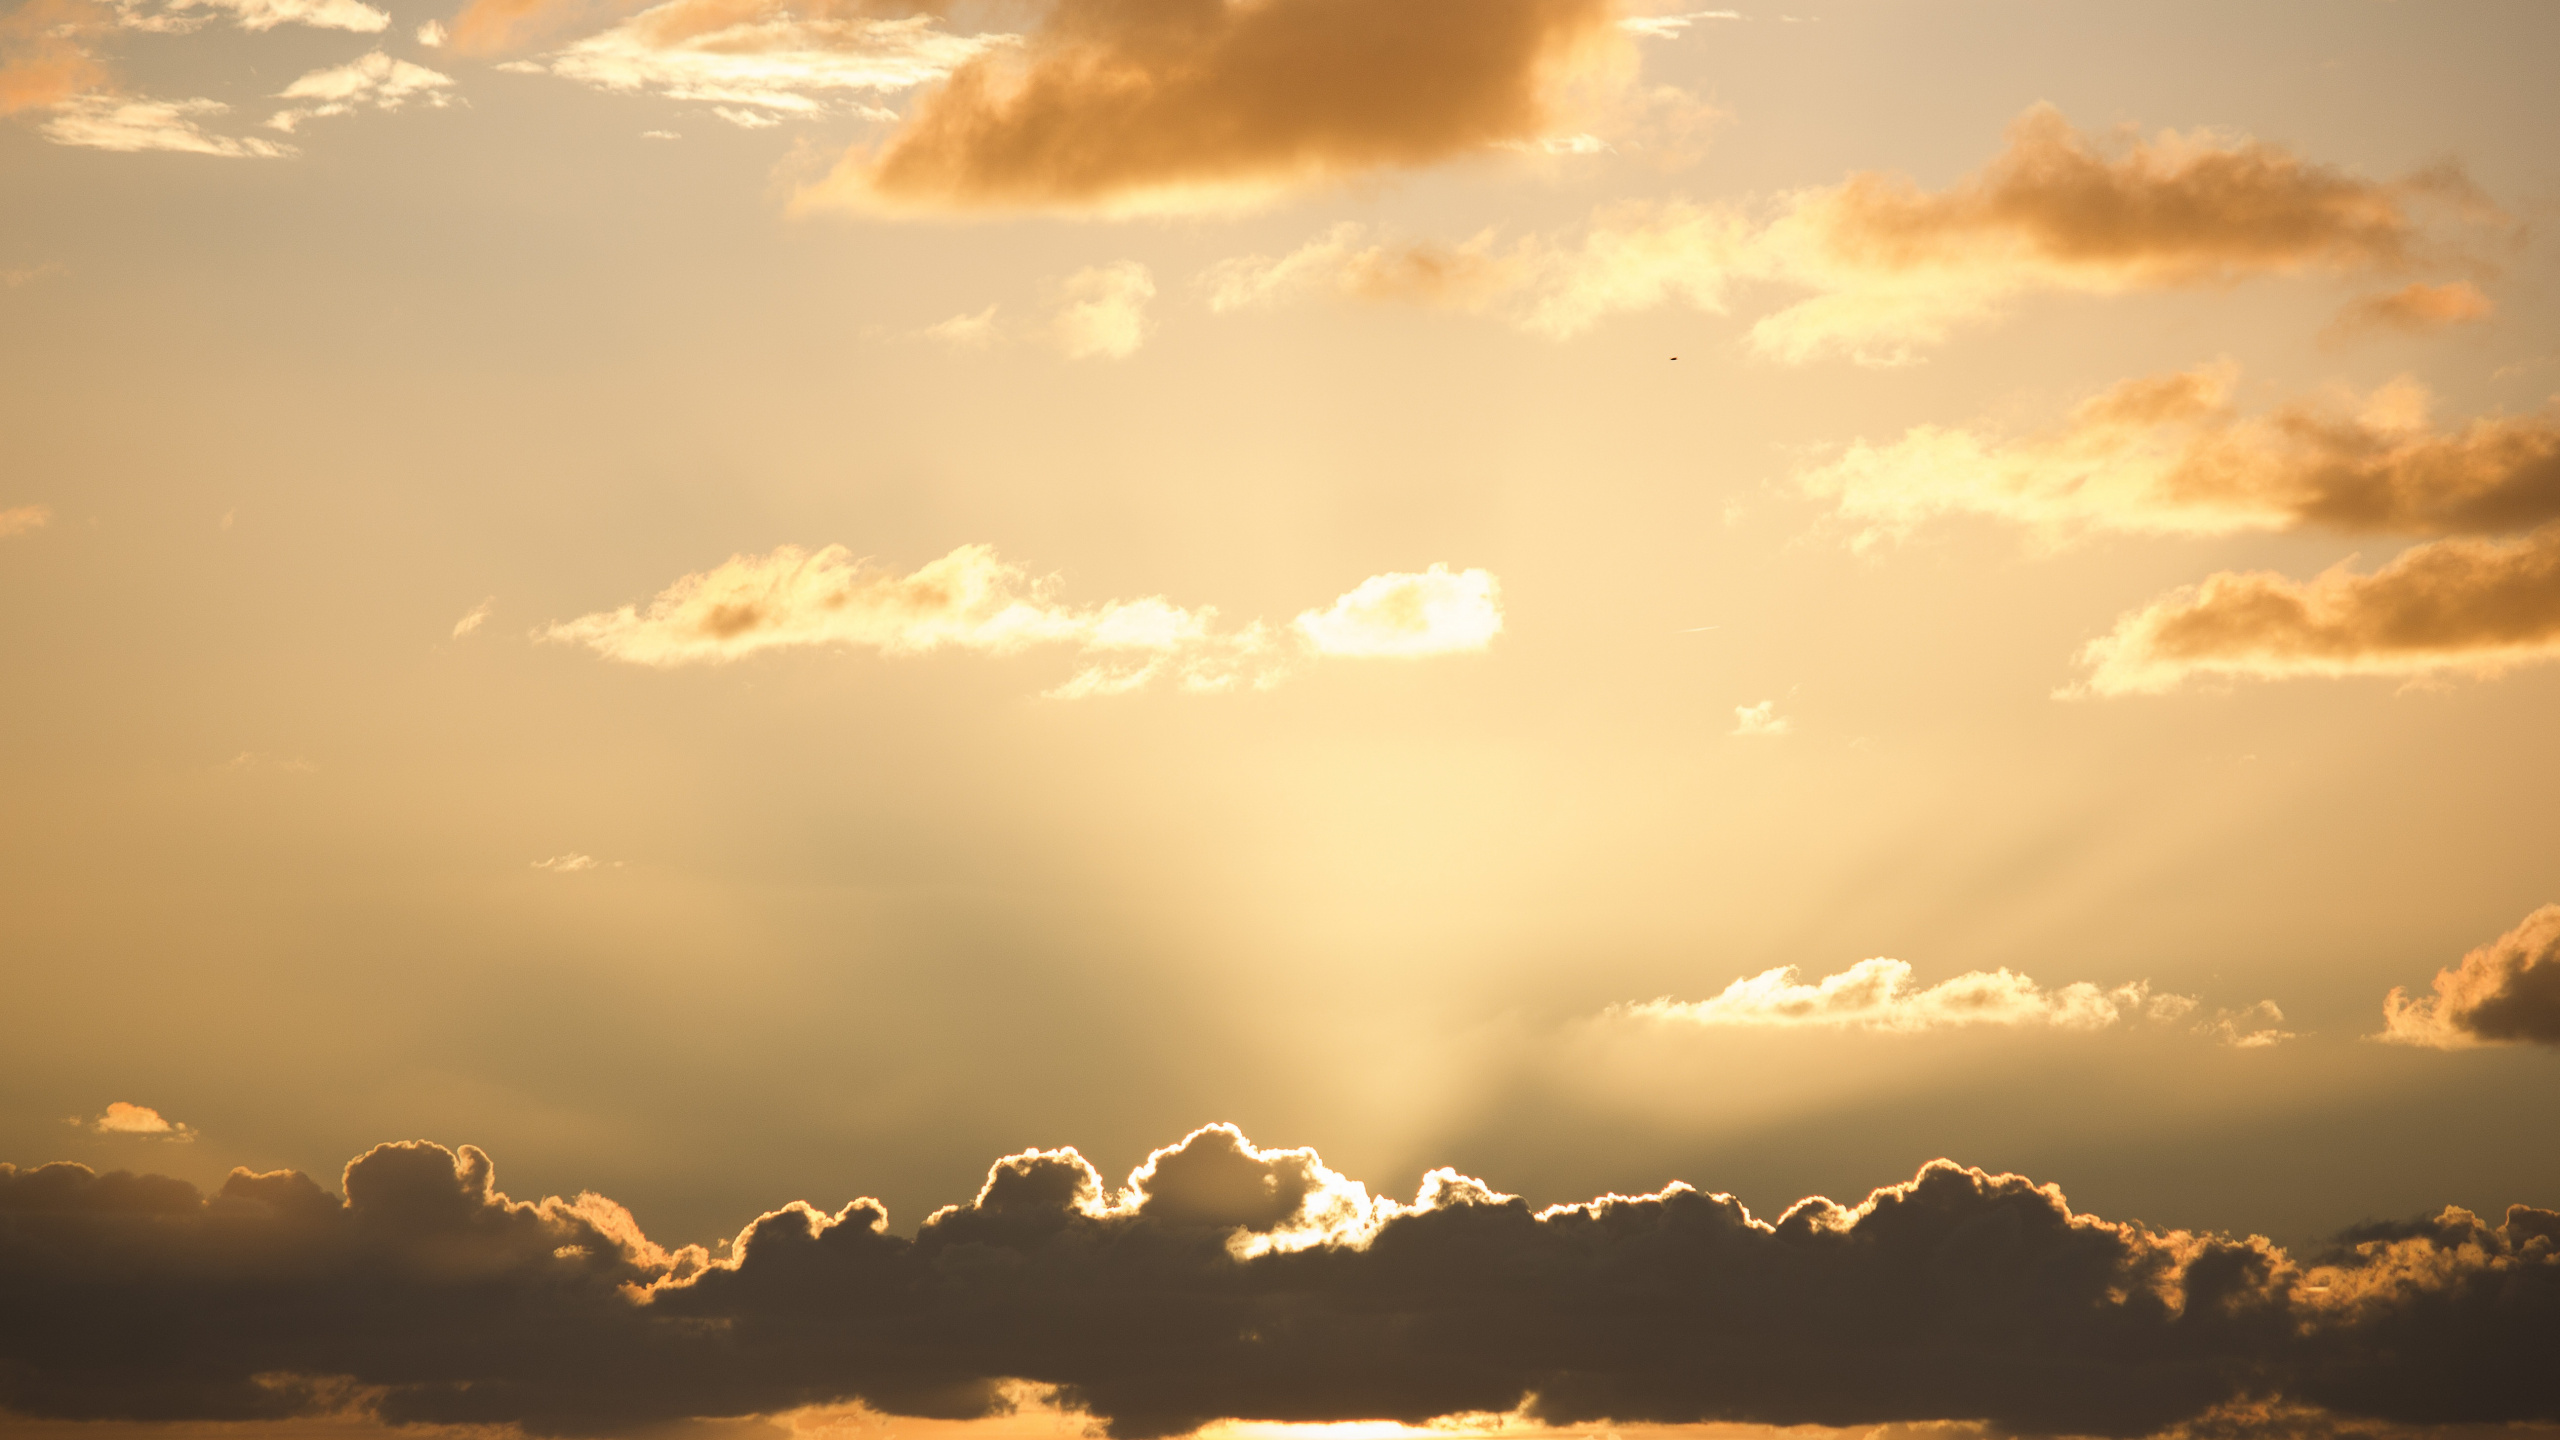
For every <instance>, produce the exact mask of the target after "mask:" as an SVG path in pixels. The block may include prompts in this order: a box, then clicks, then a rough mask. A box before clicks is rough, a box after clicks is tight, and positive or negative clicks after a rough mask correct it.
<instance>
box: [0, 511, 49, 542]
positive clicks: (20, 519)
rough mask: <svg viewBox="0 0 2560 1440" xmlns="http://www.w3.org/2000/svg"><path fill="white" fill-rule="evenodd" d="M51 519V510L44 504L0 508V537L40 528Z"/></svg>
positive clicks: (21, 533) (22, 533)
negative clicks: (6, 508)
mask: <svg viewBox="0 0 2560 1440" xmlns="http://www.w3.org/2000/svg"><path fill="white" fill-rule="evenodd" d="M52 519H53V510H52V508H51V507H50V506H45V505H20V506H17V507H16V508H14V509H9V510H0V538H4V537H7V536H10V535H24V534H25V533H27V532H28V531H30V530H41V529H43V528H44V527H45V525H46V524H48V523H49V522H51V521H52Z"/></svg>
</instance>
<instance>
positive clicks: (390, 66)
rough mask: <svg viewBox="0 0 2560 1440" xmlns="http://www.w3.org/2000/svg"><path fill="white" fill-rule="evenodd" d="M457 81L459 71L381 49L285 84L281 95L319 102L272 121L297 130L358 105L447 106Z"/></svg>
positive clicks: (359, 107)
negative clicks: (417, 62) (448, 71)
mask: <svg viewBox="0 0 2560 1440" xmlns="http://www.w3.org/2000/svg"><path fill="white" fill-rule="evenodd" d="M452 87H453V77H451V76H449V75H440V74H438V73H436V72H435V71H433V70H430V69H428V68H427V67H425V66H424V65H412V64H410V63H409V62H408V61H406V60H394V59H392V58H391V57H390V56H389V55H387V54H385V53H384V52H382V51H380V50H376V51H374V52H372V53H371V54H368V55H363V56H359V57H358V58H356V59H354V60H350V61H348V62H347V63H346V64H344V65H335V66H331V67H330V68H328V69H326V70H314V71H312V72H310V73H309V74H307V75H304V76H303V77H302V78H301V79H299V80H296V81H294V82H293V83H292V84H290V85H287V86H286V87H284V89H283V90H282V91H280V92H278V95H277V98H279V99H283V100H303V101H310V102H314V103H310V104H304V105H297V106H295V107H293V108H291V109H287V110H281V111H278V112H277V113H276V114H275V115H274V116H273V117H271V118H269V119H268V121H267V124H268V126H269V127H271V128H273V129H277V130H283V131H286V132H291V131H292V130H293V129H294V128H295V127H297V126H299V125H300V124H301V123H302V122H303V121H305V120H313V119H319V118H323V117H326V116H330V115H347V114H352V113H354V112H355V111H357V110H397V109H399V108H400V107H401V106H403V105H406V104H407V103H409V102H410V101H411V100H422V101H424V102H425V103H426V104H428V105H433V106H438V107H441V106H443V105H444V104H445V103H446V100H447V97H446V95H445V92H446V91H447V90H450V89H451V88H452Z"/></svg>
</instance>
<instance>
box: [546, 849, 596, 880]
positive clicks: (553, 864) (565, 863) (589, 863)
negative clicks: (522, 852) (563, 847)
mask: <svg viewBox="0 0 2560 1440" xmlns="http://www.w3.org/2000/svg"><path fill="white" fill-rule="evenodd" d="M532 868H534V869H536V870H548V871H550V872H551V873H552V874H554V875H575V874H577V873H578V872H579V871H581V870H593V869H594V868H596V857H594V856H593V855H580V854H578V853H577V852H575V851H571V852H569V853H567V854H563V855H554V856H552V857H551V858H550V859H548V860H536V861H533V862H532Z"/></svg>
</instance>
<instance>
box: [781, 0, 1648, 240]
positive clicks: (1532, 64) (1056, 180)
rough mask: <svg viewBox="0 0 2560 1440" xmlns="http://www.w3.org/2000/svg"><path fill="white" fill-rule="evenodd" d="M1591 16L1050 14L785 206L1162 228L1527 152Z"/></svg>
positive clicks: (1215, 10)
mask: <svg viewBox="0 0 2560 1440" xmlns="http://www.w3.org/2000/svg"><path fill="white" fill-rule="evenodd" d="M1615 19H1616V14H1615V7H1614V6H1612V5H1610V4H1607V3H1604V0H1404V3H1400V4H1396V5H1376V4H1369V3H1364V0H1263V3H1259V4H1252V5H1238V4H1225V3H1209V0H1136V3H1126V0H1059V3H1057V4H1056V5H1054V6H1052V7H1051V8H1050V9H1049V11H1048V12H1047V14H1046V16H1045V17H1044V19H1043V20H1042V22H1041V25H1040V27H1039V29H1038V30H1037V31H1036V32H1035V33H1033V34H1032V35H1031V36H1029V37H1028V38H1027V41H1026V43H1025V44H1024V45H1023V46H1022V47H1021V48H1020V49H1019V50H1013V49H1007V50H991V51H989V52H988V53H986V54H983V55H980V56H978V57H976V58H974V59H971V60H969V61H968V62H966V63H965V64H962V65H961V66H960V67H959V68H958V69H956V70H954V71H953V72H952V73H951V75H950V77H949V79H948V80H946V81H944V82H943V84H942V85H941V86H940V87H939V88H937V89H935V90H933V91H931V92H930V93H928V94H926V95H925V96H923V97H922V98H921V99H920V100H919V101H918V103H917V104H916V106H915V108H914V109H913V111H912V112H911V113H910V114H909V115H908V116H907V118H906V120H905V122H904V123H903V124H902V125H901V126H900V127H899V128H898V130H897V131H896V132H895V133H894V134H892V135H891V136H890V137H889V138H888V139H887V141H886V142H885V143H883V144H881V145H879V146H877V147H857V148H856V149H854V150H852V151H851V152H849V153H848V154H847V155H846V156H845V157H844V159H843V160H842V161H841V162H840V163H839V164H838V165H837V166H836V168H835V170H834V171H833V173H832V174H831V175H829V176H828V177H827V179H826V180H825V181H823V182H822V183H820V184H817V185H815V186H812V187H810V188H809V189H807V190H804V191H803V192H802V193H801V195H800V196H799V200H798V203H799V204H800V205H801V206H803V207H845V208H853V209H859V210H866V211H884V210H885V211H925V210H944V211H949V210H963V211H966V210H979V211H987V210H1106V211H1128V210H1157V211H1163V210H1183V209H1197V208H1202V207H1221V206H1229V205H1233V204H1237V203H1240V202H1244V201H1248V200H1252V199H1258V198H1262V197H1265V196H1268V195H1271V194H1273V193H1276V192H1278V191H1281V190H1283V189H1286V188H1289V187H1293V186H1301V185H1306V184H1309V183H1316V182H1323V181H1327V180H1332V179H1336V178H1340V177H1348V176H1354V175H1360V174H1366V173H1373V172H1377V171H1381V170H1390V169H1401V168H1409V167H1414V166H1420V165H1428V164H1432V163H1436V162H1439V161H1444V160H1448V159H1451V158H1454V157H1457V156H1461V155H1465V154H1468V153H1470V152H1475V151H1482V150H1484V149H1485V148H1486V147H1488V146H1492V145H1495V144H1499V143H1502V142H1506V141H1534V140H1537V139H1540V138H1542V137H1544V136H1545V135H1547V134H1548V133H1549V132H1550V130H1551V129H1552V128H1554V127H1553V122H1554V120H1555V119H1556V117H1557V115H1558V113H1559V98H1558V97H1559V93H1560V91H1561V90H1562V88H1563V87H1564V86H1565V85H1567V84H1568V83H1569V82H1570V81H1571V80H1573V79H1574V78H1575V77H1576V76H1577V75H1579V74H1582V73H1587V72H1588V71H1589V70H1590V69H1591V68H1592V67H1593V66H1595V65H1599V64H1604V63H1607V62H1608V61H1611V60H1614V59H1616V56H1617V48H1618V47H1619V46H1620V45H1622V44H1623V43H1624V39H1623V36H1622V35H1621V33H1620V32H1619V31H1618V29H1617V27H1616V26H1615V24H1614V23H1613V22H1614V20H1615Z"/></svg>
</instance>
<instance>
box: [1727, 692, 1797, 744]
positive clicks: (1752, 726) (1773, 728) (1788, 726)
mask: <svg viewBox="0 0 2560 1440" xmlns="http://www.w3.org/2000/svg"><path fill="white" fill-rule="evenodd" d="M1794 728H1795V724H1794V722H1792V721H1790V720H1788V719H1787V717H1785V716H1783V715H1781V714H1779V713H1778V702H1777V701H1775V700H1763V701H1761V702H1760V703H1759V704H1757V705H1736V706H1734V707H1733V733H1734V734H1735V735H1736V736H1737V737H1739V738H1741V739H1745V740H1774V739H1776V738H1778V737H1779V736H1781V735H1784V734H1786V733H1787V732H1788V731H1790V730H1793V729H1794Z"/></svg>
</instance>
